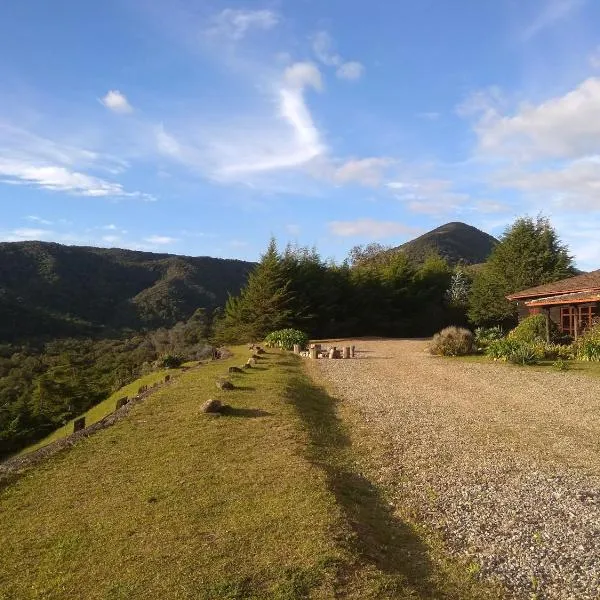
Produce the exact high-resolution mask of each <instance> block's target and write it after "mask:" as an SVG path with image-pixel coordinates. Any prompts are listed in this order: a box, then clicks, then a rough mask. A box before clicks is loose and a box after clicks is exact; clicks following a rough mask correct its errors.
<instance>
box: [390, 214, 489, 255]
mask: <svg viewBox="0 0 600 600" xmlns="http://www.w3.org/2000/svg"><path fill="white" fill-rule="evenodd" d="M497 242H498V240H497V239H496V238H494V237H492V236H491V235H489V234H488V233H485V232H484V231H481V229H477V227H473V226H472V225H467V224H466V223H458V222H454V223H446V224H445V225H442V226H441V227H438V228H437V229H434V230H432V231H429V232H427V233H424V234H423V235H421V236H419V237H418V238H416V239H414V240H411V241H410V242H406V243H405V244H402V245H401V246H398V247H397V248H394V251H397V250H402V251H403V252H405V253H406V254H407V255H408V256H409V258H410V259H411V260H414V261H415V262H418V263H421V262H423V260H425V259H426V258H427V256H428V255H430V254H431V253H432V252H437V253H438V254H439V255H440V256H442V257H443V258H445V259H446V260H447V261H448V262H449V263H450V264H453V265H454V264H457V263H459V262H462V263H465V264H469V265H472V264H478V263H482V262H485V261H486V259H487V257H488V256H489V255H490V253H491V251H492V249H493V248H494V246H495V245H496V244H497Z"/></svg>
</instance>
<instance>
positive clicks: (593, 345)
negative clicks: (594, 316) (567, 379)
mask: <svg viewBox="0 0 600 600" xmlns="http://www.w3.org/2000/svg"><path fill="white" fill-rule="evenodd" d="M573 347H574V350H575V354H576V356H577V358H578V359H579V360H582V361H586V362H588V361H589V362H592V361H593V362H596V361H600V322H598V321H597V320H596V322H595V323H594V324H593V325H592V327H590V328H589V329H588V330H586V331H585V332H584V333H582V334H581V335H580V336H579V338H578V339H577V341H576V342H575V343H574V344H573Z"/></svg>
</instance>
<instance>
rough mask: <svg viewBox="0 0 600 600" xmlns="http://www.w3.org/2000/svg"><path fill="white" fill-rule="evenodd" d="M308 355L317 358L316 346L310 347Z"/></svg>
mask: <svg viewBox="0 0 600 600" xmlns="http://www.w3.org/2000/svg"><path fill="white" fill-rule="evenodd" d="M309 356H310V358H313V359H315V358H318V357H319V351H318V350H317V349H316V348H311V349H310V351H309Z"/></svg>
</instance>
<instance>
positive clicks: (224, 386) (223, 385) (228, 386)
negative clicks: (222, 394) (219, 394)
mask: <svg viewBox="0 0 600 600" xmlns="http://www.w3.org/2000/svg"><path fill="white" fill-rule="evenodd" d="M216 384H217V388H219V389H220V390H234V389H235V386H234V385H233V383H231V381H227V380H226V379H219V380H218V381H217V382H216Z"/></svg>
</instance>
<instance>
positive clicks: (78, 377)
mask: <svg viewBox="0 0 600 600" xmlns="http://www.w3.org/2000/svg"><path fill="white" fill-rule="evenodd" d="M203 327H204V325H203ZM201 333H202V329H200V328H199V325H198V315H196V318H192V319H190V321H188V322H187V323H178V324H177V325H175V327H172V328H171V329H157V330H155V331H151V332H148V333H145V334H135V335H130V336H127V337H126V336H123V337H122V338H116V339H104V340H91V339H74V338H68V339H61V340H54V341H51V342H47V343H45V344H42V345H39V346H34V345H21V346H17V345H10V344H4V345H0V457H2V456H5V455H7V454H10V453H12V452H16V451H18V450H19V449H20V448H22V447H24V446H27V445H29V444H31V443H33V442H35V441H36V440H38V439H41V438H43V437H45V436H46V435H47V434H49V433H50V432H51V431H53V430H55V429H56V428H58V427H60V426H62V425H63V424H65V423H66V422H67V421H69V420H70V419H71V418H72V417H74V416H77V415H79V414H81V413H83V412H85V411H86V410H88V409H89V408H90V407H92V406H94V405H95V404H97V403H98V402H100V401H101V400H104V399H105V398H106V397H108V396H109V395H110V394H111V393H112V392H113V391H115V390H117V389H119V388H121V387H122V386H123V385H126V384H127V383H129V382H130V381H133V380H134V379H137V378H138V377H139V376H140V375H143V374H146V373H148V372H149V371H151V369H152V367H151V365H152V364H154V363H155V362H156V361H157V360H158V359H159V357H163V360H164V358H166V357H168V356H170V357H171V358H172V359H173V358H174V359H175V360H176V361H177V360H198V359H201V358H204V357H206V356H207V355H208V356H210V354H211V350H212V348H211V346H210V345H209V344H208V343H207V341H206V339H202V338H201V337H200V335H201ZM204 333H206V331H204ZM166 362H170V364H174V363H172V362H171V359H167V361H166ZM165 366H166V365H165Z"/></svg>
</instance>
